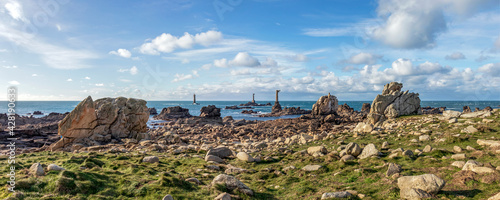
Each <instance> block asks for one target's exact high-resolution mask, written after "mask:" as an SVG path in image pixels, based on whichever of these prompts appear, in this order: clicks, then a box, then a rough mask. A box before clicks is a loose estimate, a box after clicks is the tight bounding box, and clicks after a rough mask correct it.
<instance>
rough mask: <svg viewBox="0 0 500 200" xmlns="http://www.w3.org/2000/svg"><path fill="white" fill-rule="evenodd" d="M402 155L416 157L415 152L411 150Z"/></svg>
mask: <svg viewBox="0 0 500 200" xmlns="http://www.w3.org/2000/svg"><path fill="white" fill-rule="evenodd" d="M402 154H403V156H408V157H413V156H414V154H413V151H411V150H409V149H408V150H405V151H403V153H402Z"/></svg>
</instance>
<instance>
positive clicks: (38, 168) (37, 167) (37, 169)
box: [30, 163, 45, 176]
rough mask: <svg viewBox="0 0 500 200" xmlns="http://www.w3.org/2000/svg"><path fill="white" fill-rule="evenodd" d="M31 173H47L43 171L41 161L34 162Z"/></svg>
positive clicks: (38, 174)
mask: <svg viewBox="0 0 500 200" xmlns="http://www.w3.org/2000/svg"><path fill="white" fill-rule="evenodd" d="M30 173H31V174H33V175H36V176H43V175H45V171H43V167H42V164H40V163H34V164H33V165H31V167H30Z"/></svg>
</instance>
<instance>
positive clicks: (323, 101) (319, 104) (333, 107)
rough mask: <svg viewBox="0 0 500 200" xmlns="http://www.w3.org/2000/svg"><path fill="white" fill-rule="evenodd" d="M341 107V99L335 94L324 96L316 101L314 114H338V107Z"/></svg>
mask: <svg viewBox="0 0 500 200" xmlns="http://www.w3.org/2000/svg"><path fill="white" fill-rule="evenodd" d="M338 107H339V101H338V100H337V97H335V96H333V95H330V94H328V95H325V96H322V97H320V98H319V99H318V101H316V103H315V104H314V105H313V107H312V114H313V115H329V114H337V109H338Z"/></svg>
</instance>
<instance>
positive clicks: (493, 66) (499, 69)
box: [478, 63, 500, 76]
mask: <svg viewBox="0 0 500 200" xmlns="http://www.w3.org/2000/svg"><path fill="white" fill-rule="evenodd" d="M478 71H479V72H482V73H484V74H487V75H490V76H500V63H488V64H486V65H483V66H481V67H479V68H478Z"/></svg>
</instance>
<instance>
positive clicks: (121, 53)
mask: <svg viewBox="0 0 500 200" xmlns="http://www.w3.org/2000/svg"><path fill="white" fill-rule="evenodd" d="M109 54H112V55H117V56H121V57H124V58H130V57H131V56H132V53H130V51H128V50H127V49H118V50H117V51H110V52H109Z"/></svg>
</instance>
